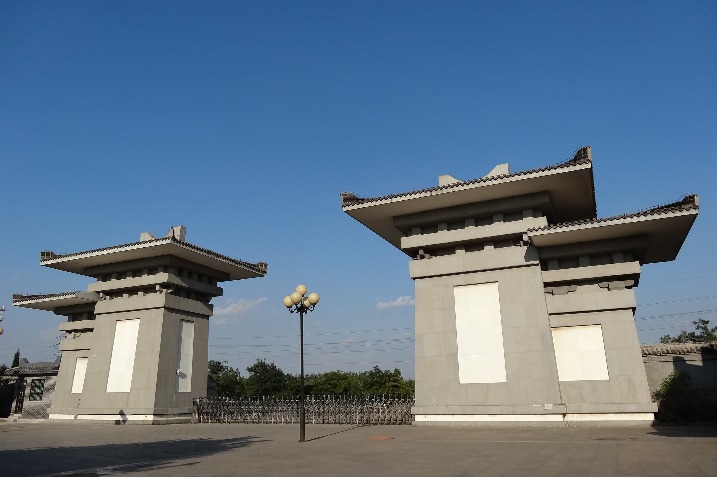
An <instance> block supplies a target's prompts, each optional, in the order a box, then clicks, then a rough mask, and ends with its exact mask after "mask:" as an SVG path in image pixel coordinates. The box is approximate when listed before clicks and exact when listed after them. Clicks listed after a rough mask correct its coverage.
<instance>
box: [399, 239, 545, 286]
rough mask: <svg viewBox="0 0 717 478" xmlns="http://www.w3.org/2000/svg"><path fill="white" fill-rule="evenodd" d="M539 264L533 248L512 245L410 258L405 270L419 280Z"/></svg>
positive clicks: (412, 277)
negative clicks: (427, 257)
mask: <svg viewBox="0 0 717 478" xmlns="http://www.w3.org/2000/svg"><path fill="white" fill-rule="evenodd" d="M538 264H539V262H538V255H537V253H536V252H535V249H534V248H532V247H524V246H515V247H504V248H500V249H491V250H483V251H476V252H466V253H464V254H452V255H448V256H438V257H431V258H430V259H421V260H413V261H411V262H410V263H409V265H408V270H409V274H410V276H411V279H418V278H423V277H435V276H442V275H451V274H465V273H467V272H481V271H489V270H497V269H510V268H513V267H525V266H537V265H538Z"/></svg>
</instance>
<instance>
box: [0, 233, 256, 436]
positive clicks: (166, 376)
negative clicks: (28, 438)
mask: <svg viewBox="0 0 717 478" xmlns="http://www.w3.org/2000/svg"><path fill="white" fill-rule="evenodd" d="M40 265H42V266H45V267H50V268H53V269H58V270H62V271H66V272H71V273H75V274H81V275H84V276H87V277H90V278H92V279H95V281H96V282H93V283H91V284H90V285H89V287H88V288H87V290H86V291H81V292H64V293H59V294H43V295H22V294H15V295H14V296H13V305H15V306H17V307H27V308H32V309H39V310H46V311H51V312H54V313H55V314H58V315H61V316H64V317H65V318H66V322H63V323H62V324H60V330H61V331H62V332H64V333H65V334H66V338H65V339H64V340H62V341H61V342H60V345H59V347H60V351H61V353H62V360H61V362H60V366H59V372H58V375H57V384H56V387H55V393H54V398H53V401H52V405H51V407H50V408H49V410H48V412H49V418H50V419H59V420H91V421H111V422H117V423H126V422H136V423H170V422H184V421H191V419H192V399H193V398H194V397H204V396H206V394H207V359H208V352H207V348H208V333H209V317H211V315H212V311H213V306H212V304H211V303H210V301H211V299H212V298H214V297H219V296H221V295H222V293H223V290H222V288H221V287H219V286H218V283H220V282H225V281H231V280H240V279H249V278H254V277H262V276H264V275H265V274H266V272H267V264H266V263H263V262H258V263H249V262H244V261H241V260H238V259H233V258H231V257H227V256H225V255H222V254H219V253H217V252H214V251H210V250H208V249H204V248H202V247H199V246H196V245H194V244H190V243H188V242H186V241H185V228H184V227H183V226H177V227H172V228H171V229H170V231H169V233H168V234H167V235H166V236H165V237H160V238H155V237H154V236H152V235H151V234H149V233H142V234H141V236H140V241H139V242H134V243H131V244H123V245H119V246H112V247H105V248H101V249H94V250H90V251H85V252H78V253H73V254H55V253H53V252H42V253H41V256H40Z"/></svg>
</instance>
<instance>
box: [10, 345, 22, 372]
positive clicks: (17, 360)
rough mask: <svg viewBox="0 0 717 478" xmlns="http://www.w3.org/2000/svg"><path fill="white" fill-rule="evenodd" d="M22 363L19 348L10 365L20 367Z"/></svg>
mask: <svg viewBox="0 0 717 478" xmlns="http://www.w3.org/2000/svg"><path fill="white" fill-rule="evenodd" d="M19 365H20V349H17V352H15V355H14V356H13V358H12V365H10V368H14V367H18V366H19Z"/></svg>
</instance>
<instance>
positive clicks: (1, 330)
mask: <svg viewBox="0 0 717 478" xmlns="http://www.w3.org/2000/svg"><path fill="white" fill-rule="evenodd" d="M3 312H5V306H4V305H3V306H2V307H0V322H2V313H3ZM3 332H5V331H4V330H3V328H2V327H0V335H2V333H3Z"/></svg>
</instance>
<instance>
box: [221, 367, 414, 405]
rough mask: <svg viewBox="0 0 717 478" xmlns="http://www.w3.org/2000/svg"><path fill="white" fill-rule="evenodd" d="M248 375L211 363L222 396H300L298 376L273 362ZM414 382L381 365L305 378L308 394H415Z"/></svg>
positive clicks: (249, 372) (253, 369) (255, 369)
mask: <svg viewBox="0 0 717 478" xmlns="http://www.w3.org/2000/svg"><path fill="white" fill-rule="evenodd" d="M246 370H247V372H248V376H247V377H246V378H245V377H242V376H241V373H240V372H239V370H238V369H234V368H231V367H229V366H228V365H227V364H226V362H219V361H217V360H210V361H209V377H210V379H211V380H213V381H214V382H216V384H217V394H218V395H219V396H220V397H231V398H236V397H241V396H254V397H258V396H279V397H288V396H297V395H299V394H300V381H299V376H298V375H292V374H287V373H285V372H284V371H282V370H281V369H280V368H279V367H277V366H276V365H275V364H274V363H273V362H271V363H269V362H267V360H266V359H257V361H256V362H254V364H252V365H250V366H249V367H247V369H246ZM414 388H415V383H414V381H413V380H406V379H404V378H403V377H402V376H401V371H400V370H398V369H394V370H393V371H390V370H382V369H381V368H380V367H378V366H374V367H373V369H371V370H369V371H367V372H359V373H357V372H342V371H334V372H326V373H314V374H308V375H306V376H305V380H304V390H305V393H306V394H307V395H412V394H413V393H414Z"/></svg>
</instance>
